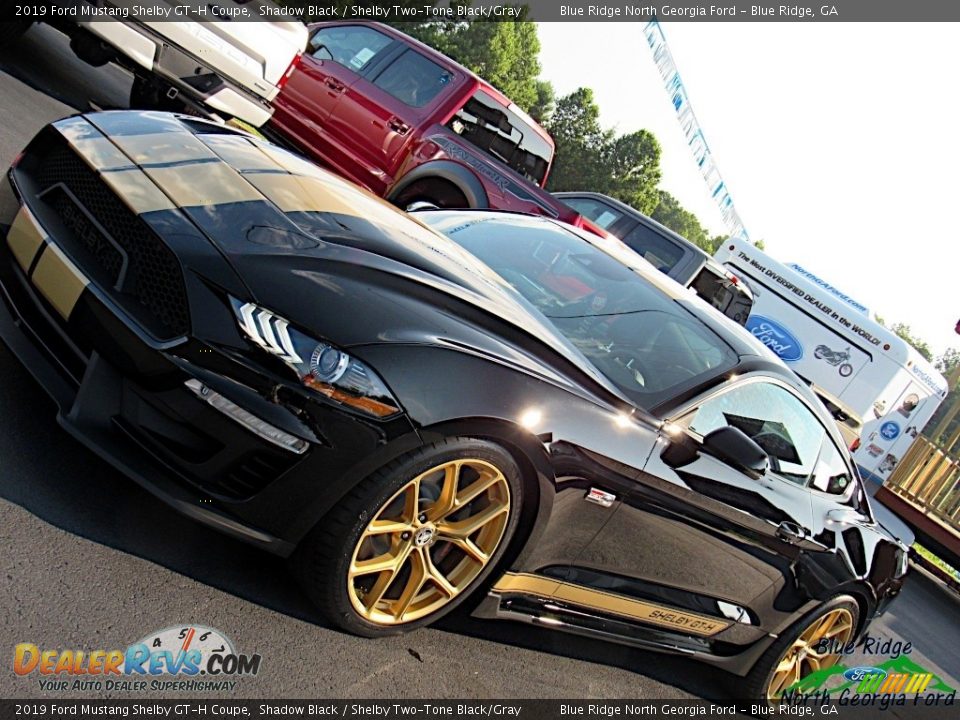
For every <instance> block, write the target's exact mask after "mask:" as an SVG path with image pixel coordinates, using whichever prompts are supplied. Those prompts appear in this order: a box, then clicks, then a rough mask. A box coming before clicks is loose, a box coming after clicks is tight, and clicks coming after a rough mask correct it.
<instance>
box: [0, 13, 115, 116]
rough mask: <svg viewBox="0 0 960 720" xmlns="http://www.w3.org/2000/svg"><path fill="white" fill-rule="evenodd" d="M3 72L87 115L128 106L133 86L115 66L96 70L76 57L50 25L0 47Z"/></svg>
mask: <svg viewBox="0 0 960 720" xmlns="http://www.w3.org/2000/svg"><path fill="white" fill-rule="evenodd" d="M25 59H29V62H24V60H25ZM0 72H5V73H7V74H8V75H10V76H11V77H14V78H16V79H17V80H19V81H20V82H22V83H24V84H25V85H28V86H29V87H31V88H33V89H34V90H37V91H38V92H41V93H43V94H44V95H48V96H50V97H52V98H54V99H55V100H59V101H60V102H62V103H64V104H65V105H69V106H70V107H72V108H76V109H77V110H81V111H84V112H86V111H88V110H91V109H101V110H112V109H116V108H125V107H127V101H128V99H129V97H130V85H131V83H132V77H131V76H130V74H129V73H127V72H126V71H124V70H121V69H120V68H119V67H117V66H115V65H106V66H103V67H93V66H91V65H88V64H87V63H85V62H84V61H83V60H81V59H80V58H78V57H76V56H75V55H74V54H73V51H72V50H71V49H70V41H69V39H68V38H67V37H66V36H65V35H64V34H62V33H60V32H59V31H57V30H55V29H54V28H51V27H49V26H47V25H34V26H32V27H31V28H30V29H29V30H28V31H27V32H26V34H25V35H23V36H22V37H21V38H19V39H18V40H16V41H14V42H12V43H9V44H7V45H4V46H3V47H2V48H0ZM37 129H39V128H37Z"/></svg>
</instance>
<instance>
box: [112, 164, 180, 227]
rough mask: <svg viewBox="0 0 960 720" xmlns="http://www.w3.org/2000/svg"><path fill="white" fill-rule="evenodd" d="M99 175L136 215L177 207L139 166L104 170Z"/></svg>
mask: <svg viewBox="0 0 960 720" xmlns="http://www.w3.org/2000/svg"><path fill="white" fill-rule="evenodd" d="M100 177H101V178H103V181H104V182H105V183H107V185H109V186H110V189H111V190H113V191H114V192H115V193H116V194H117V196H118V197H119V198H120V199H121V200H122V201H123V202H124V204H125V205H126V206H127V207H128V208H130V209H131V210H132V211H133V212H135V213H136V214H137V215H142V214H143V213H148V212H152V211H154V210H173V209H175V208H176V207H177V206H176V205H174V204H173V201H172V200H170V198H168V197H167V196H166V195H164V194H163V193H162V192H161V191H160V188H158V187H157V186H156V185H154V184H153V181H152V180H151V179H150V178H148V177H147V176H146V175H144V174H143V172H142V171H141V170H140V169H139V168H137V169H133V170H113V171H105V172H102V173H100Z"/></svg>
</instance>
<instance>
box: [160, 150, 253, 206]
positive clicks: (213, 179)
mask: <svg viewBox="0 0 960 720" xmlns="http://www.w3.org/2000/svg"><path fill="white" fill-rule="evenodd" d="M144 172H146V173H147V175H149V176H150V178H151V179H152V180H153V181H154V182H155V183H156V184H157V185H159V186H160V189H161V190H163V191H164V192H165V193H166V194H167V195H169V196H170V198H171V199H172V200H173V201H174V202H175V203H176V204H177V205H179V206H180V207H184V208H187V207H207V206H210V205H221V204H224V203H235V202H248V201H253V200H263V196H262V195H261V194H260V193H259V192H257V190H256V189H255V188H254V187H252V186H251V185H250V183H248V182H247V181H246V180H244V179H243V176H242V175H240V173H238V172H237V171H236V170H234V169H233V168H231V167H230V166H229V165H227V164H226V163H225V162H223V161H221V160H217V161H216V162H201V163H188V164H186V165H177V166H176V167H145V168H144Z"/></svg>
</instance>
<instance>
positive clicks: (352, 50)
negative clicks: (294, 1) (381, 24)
mask: <svg viewBox="0 0 960 720" xmlns="http://www.w3.org/2000/svg"><path fill="white" fill-rule="evenodd" d="M393 44H394V40H393V38H391V37H390V36H389V35H387V34H386V33H382V32H380V31H379V30H376V29H374V28H372V27H368V26H366V25H335V26H320V27H319V28H317V29H316V30H315V31H314V32H313V33H312V34H311V36H310V40H309V42H308V44H307V52H306V53H305V54H304V55H303V58H302V59H301V61H300V65H299V67H298V68H297V69H296V70H295V71H294V73H293V75H291V76H290V80H289V81H288V82H287V84H286V86H284V88H283V90H282V92H281V93H280V94H279V95H278V96H277V98H276V100H275V101H274V104H275V105H276V108H277V113H276V124H277V125H279V126H280V127H281V128H282V129H283V130H285V131H286V132H288V133H290V134H292V135H293V136H294V139H295V140H296V141H297V142H298V144H300V145H301V146H303V147H304V148H305V149H306V150H307V151H308V152H309V154H311V155H312V156H313V157H314V158H316V159H317V160H319V161H320V162H321V163H323V164H325V165H328V166H331V167H333V168H334V169H336V170H337V171H338V172H340V173H342V174H345V175H347V176H349V177H353V176H354V175H356V174H357V168H356V166H355V165H356V164H355V162H354V161H353V159H352V156H351V155H350V153H348V152H346V151H345V144H346V138H345V137H344V136H343V130H342V128H338V127H337V125H336V124H334V123H332V122H331V120H332V118H333V117H334V114H335V111H336V108H337V106H338V105H339V104H340V102H341V100H342V99H343V97H344V94H345V93H346V92H347V91H348V90H349V89H350V88H351V87H352V86H353V85H354V84H355V83H356V82H357V81H358V80H359V79H360V77H361V73H363V72H364V71H365V70H366V69H368V68H370V67H371V66H372V65H373V64H374V63H375V62H376V61H377V59H378V58H380V57H381V56H382V55H383V54H385V53H388V52H390V51H391V50H392V47H391V46H392V45H393Z"/></svg>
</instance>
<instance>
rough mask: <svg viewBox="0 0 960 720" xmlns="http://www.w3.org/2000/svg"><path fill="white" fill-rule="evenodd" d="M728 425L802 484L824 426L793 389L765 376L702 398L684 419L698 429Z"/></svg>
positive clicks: (810, 469) (811, 468) (817, 452)
mask: <svg viewBox="0 0 960 720" xmlns="http://www.w3.org/2000/svg"><path fill="white" fill-rule="evenodd" d="M724 425H732V426H733V427H735V428H738V429H740V430H742V431H743V432H744V433H746V434H747V435H748V436H749V437H751V438H753V440H754V442H756V443H757V444H758V445H759V446H760V447H762V448H763V449H764V450H765V451H766V453H767V455H769V456H770V467H771V469H772V470H773V471H774V472H776V473H777V474H778V475H780V476H781V477H783V478H786V479H787V480H790V481H792V482H795V483H797V484H799V485H806V484H807V481H808V480H809V478H810V476H811V475H812V474H813V471H814V467H815V465H816V461H817V457H818V456H819V455H820V447H821V446H822V445H823V443H824V439H825V437H826V431H825V430H824V429H823V426H822V425H821V424H820V422H819V421H818V420H817V418H816V416H815V415H813V413H812V412H810V410H809V409H808V408H807V406H806V405H804V404H803V403H802V402H801V401H800V400H799V398H797V397H796V396H795V395H793V393H791V392H789V391H788V390H785V389H784V388H782V387H780V386H779V385H774V384H773V383H768V382H748V383H744V384H742V385H739V386H737V387H734V388H732V389H731V390H728V391H727V392H725V393H723V394H722V395H718V396H716V397H713V398H711V399H709V400H707V401H706V402H705V403H703V405H701V406H700V407H699V408H698V409H697V411H696V413H695V414H694V416H693V419H692V420H691V421H690V429H691V430H693V431H694V432H696V433H698V434H700V435H706V434H707V433H709V432H711V431H713V430H716V429H717V428H719V427H723V426H724Z"/></svg>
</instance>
